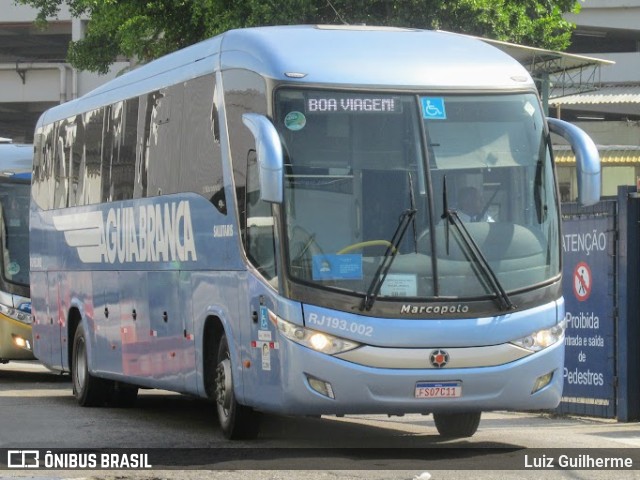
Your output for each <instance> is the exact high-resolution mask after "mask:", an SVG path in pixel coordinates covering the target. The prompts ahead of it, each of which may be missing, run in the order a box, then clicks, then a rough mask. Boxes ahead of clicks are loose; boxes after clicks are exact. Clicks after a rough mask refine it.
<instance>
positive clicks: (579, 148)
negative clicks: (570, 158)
mask: <svg viewBox="0 0 640 480" xmlns="http://www.w3.org/2000/svg"><path fill="white" fill-rule="evenodd" d="M547 122H548V124H549V131H551V132H552V133H555V134H557V135H560V136H561V137H562V138H564V139H565V140H567V141H568V142H569V144H570V145H571V149H572V150H573V153H574V155H575V156H576V167H577V174H578V202H579V203H580V204H581V205H583V206H589V205H593V204H595V203H598V202H599V201H600V188H601V182H600V175H601V173H600V154H599V153H598V148H597V147H596V145H595V143H593V140H591V137H589V135H587V133H586V132H585V131H584V130H582V129H581V128H578V127H576V126H575V125H573V124H571V123H569V122H565V121H563V120H559V119H557V118H547Z"/></svg>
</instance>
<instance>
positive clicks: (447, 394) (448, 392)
mask: <svg viewBox="0 0 640 480" xmlns="http://www.w3.org/2000/svg"><path fill="white" fill-rule="evenodd" d="M415 395H416V398H457V397H461V396H462V382H418V383H416V393H415Z"/></svg>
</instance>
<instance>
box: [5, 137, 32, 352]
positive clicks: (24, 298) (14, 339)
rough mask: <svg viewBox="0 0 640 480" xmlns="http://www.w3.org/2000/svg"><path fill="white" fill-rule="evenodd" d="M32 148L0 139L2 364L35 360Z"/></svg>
mask: <svg viewBox="0 0 640 480" xmlns="http://www.w3.org/2000/svg"><path fill="white" fill-rule="evenodd" d="M32 164H33V145H27V144H19V143H12V142H10V141H6V139H3V138H0V363H7V362H9V361H10V360H33V358H34V357H33V343H32V339H31V300H30V298H29V198H30V196H31V195H30V191H31V168H32Z"/></svg>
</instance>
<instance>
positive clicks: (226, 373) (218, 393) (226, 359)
mask: <svg viewBox="0 0 640 480" xmlns="http://www.w3.org/2000/svg"><path fill="white" fill-rule="evenodd" d="M215 400H216V408H217V411H218V420H219V422H220V428H221V430H222V433H223V435H224V436H225V437H226V438H228V439H230V440H239V439H250V438H255V437H257V436H258V432H259V429H260V414H259V413H258V412H256V411H254V410H253V409H252V408H250V407H247V406H245V405H240V404H239V403H238V402H237V401H236V398H235V395H234V393H233V375H232V371H231V355H230V353H229V344H228V342H227V336H226V335H224V334H223V335H222V337H221V338H220V346H219V347H218V356H217V363H216V373H215Z"/></svg>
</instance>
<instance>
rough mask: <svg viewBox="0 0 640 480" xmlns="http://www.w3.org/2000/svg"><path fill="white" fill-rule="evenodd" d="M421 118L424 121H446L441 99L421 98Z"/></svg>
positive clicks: (442, 99)
mask: <svg viewBox="0 0 640 480" xmlns="http://www.w3.org/2000/svg"><path fill="white" fill-rule="evenodd" d="M420 100H421V101H422V117H423V118H425V119H426V120H446V119H447V111H446V110H445V108H444V98H442V97H422V98H421V99H420Z"/></svg>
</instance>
